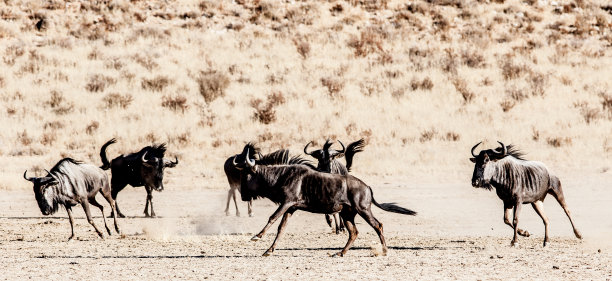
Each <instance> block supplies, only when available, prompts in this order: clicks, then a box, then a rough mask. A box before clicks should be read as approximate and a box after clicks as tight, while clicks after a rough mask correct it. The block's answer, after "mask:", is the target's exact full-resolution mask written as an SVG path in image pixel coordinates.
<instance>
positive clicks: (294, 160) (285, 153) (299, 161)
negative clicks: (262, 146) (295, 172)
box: [257, 149, 314, 169]
mask: <svg viewBox="0 0 612 281" xmlns="http://www.w3.org/2000/svg"><path fill="white" fill-rule="evenodd" d="M257 164H258V165H293V164H295V165H305V166H308V167H310V168H313V169H314V165H313V164H312V163H311V162H310V161H308V160H306V159H304V158H302V157H300V156H293V157H290V155H289V150H288V149H279V150H277V151H274V152H272V153H268V154H266V155H263V156H262V157H261V159H259V160H257Z"/></svg>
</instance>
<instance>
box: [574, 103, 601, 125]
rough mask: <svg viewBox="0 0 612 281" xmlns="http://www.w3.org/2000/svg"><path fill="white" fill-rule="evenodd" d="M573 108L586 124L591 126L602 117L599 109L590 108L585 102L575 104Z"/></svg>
mask: <svg viewBox="0 0 612 281" xmlns="http://www.w3.org/2000/svg"><path fill="white" fill-rule="evenodd" d="M574 107H575V108H577V109H578V110H579V111H580V115H581V116H582V118H584V121H585V122H586V123H587V124H591V122H595V121H597V120H598V119H599V118H601V117H602V116H601V111H600V110H599V108H597V107H593V106H590V105H589V104H588V103H587V102H576V103H574Z"/></svg>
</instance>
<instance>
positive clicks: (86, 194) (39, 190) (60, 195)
mask: <svg viewBox="0 0 612 281" xmlns="http://www.w3.org/2000/svg"><path fill="white" fill-rule="evenodd" d="M27 172H28V171H27V170H26V171H25V172H24V173H23V178H24V179H26V180H28V181H31V182H32V183H33V184H34V196H35V197H36V202H38V207H39V208H40V211H41V212H42V213H43V215H45V216H47V215H51V214H53V213H55V212H57V209H58V207H59V205H62V206H64V208H66V212H68V219H70V230H71V233H72V234H71V235H70V237H69V238H68V240H71V239H72V238H74V220H73V218H72V207H73V206H76V205H77V204H81V206H83V209H84V210H85V215H86V216H87V221H88V222H89V223H90V224H91V225H92V226H93V227H94V229H95V230H96V232H97V233H98V235H99V236H100V238H104V235H102V232H101V231H100V230H99V229H98V227H96V225H95V224H94V221H93V219H92V218H91V212H90V211H89V203H91V204H92V205H94V206H96V207H98V208H100V212H102V219H103V220H104V227H106V231H107V232H108V235H111V231H110V228H108V225H107V224H106V217H105V216H104V207H102V205H100V204H99V203H98V202H97V201H96V194H98V192H100V193H101V194H102V195H103V196H104V199H106V201H108V203H109V204H110V206H111V210H114V209H115V201H114V200H113V198H112V197H111V190H110V186H109V184H108V176H107V175H106V173H104V171H102V170H101V169H100V168H98V167H96V166H94V165H90V164H82V163H80V162H77V161H75V160H73V159H71V158H64V159H62V160H60V161H59V162H57V164H55V166H53V168H51V171H49V172H48V173H47V175H46V176H44V177H39V178H29V177H28V176H27V175H26V174H27ZM113 221H114V223H115V230H116V231H117V233H118V234H121V231H119V226H118V225H117V217H116V216H115V215H114V212H113Z"/></svg>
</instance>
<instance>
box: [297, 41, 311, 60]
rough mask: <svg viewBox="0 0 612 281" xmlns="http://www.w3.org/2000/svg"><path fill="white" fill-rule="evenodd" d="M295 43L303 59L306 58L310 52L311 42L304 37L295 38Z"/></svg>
mask: <svg viewBox="0 0 612 281" xmlns="http://www.w3.org/2000/svg"><path fill="white" fill-rule="evenodd" d="M293 44H294V45H295V48H296V50H297V52H298V54H300V56H301V57H302V59H306V58H307V57H308V55H309V54H310V43H308V41H306V40H304V39H294V40H293Z"/></svg>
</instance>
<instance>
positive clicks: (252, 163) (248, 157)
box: [245, 148, 255, 167]
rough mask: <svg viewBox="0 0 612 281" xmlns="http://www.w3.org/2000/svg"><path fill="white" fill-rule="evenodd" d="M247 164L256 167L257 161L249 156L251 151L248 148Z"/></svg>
mask: <svg viewBox="0 0 612 281" xmlns="http://www.w3.org/2000/svg"><path fill="white" fill-rule="evenodd" d="M245 157H246V158H245V159H246V163H247V164H248V165H249V166H250V167H253V166H255V160H253V159H251V157H250V156H249V149H248V148H247V153H246V156H245Z"/></svg>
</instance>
